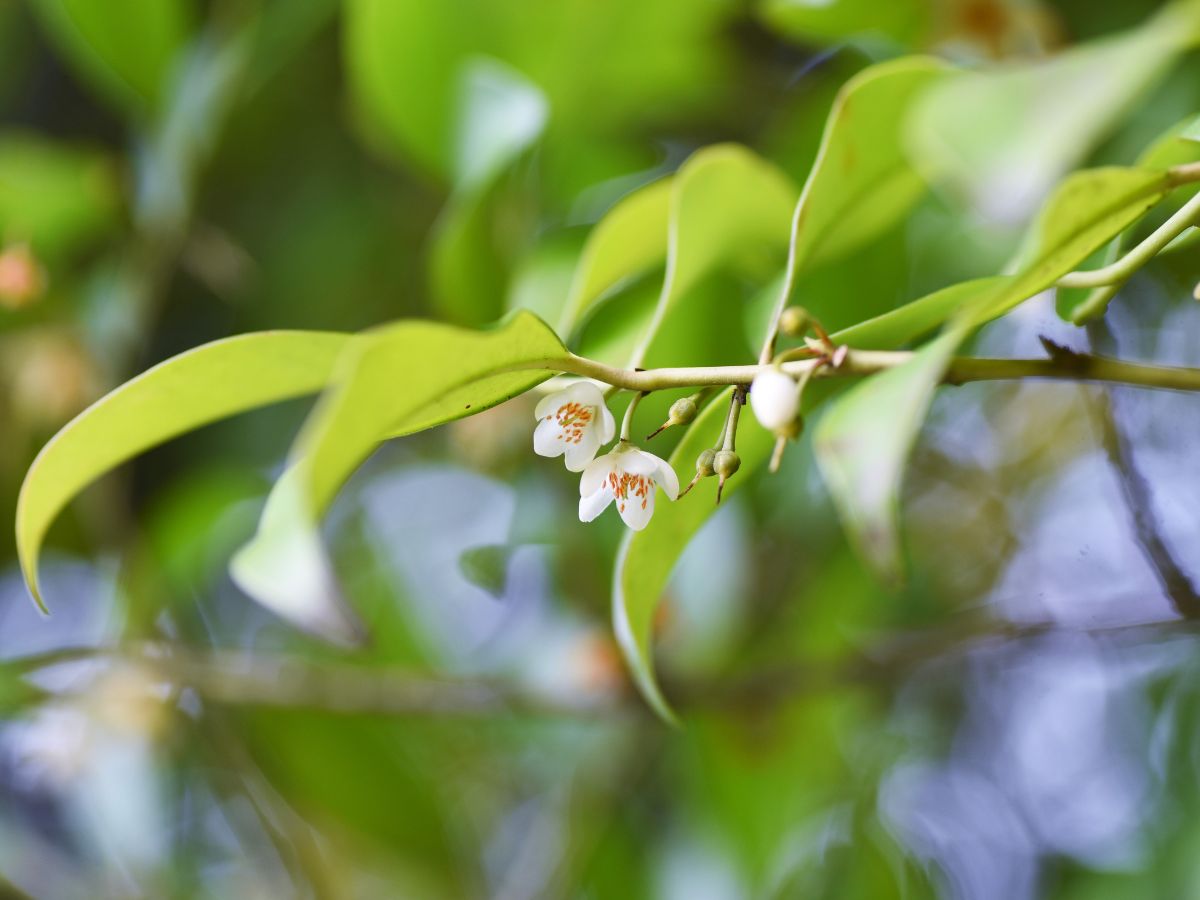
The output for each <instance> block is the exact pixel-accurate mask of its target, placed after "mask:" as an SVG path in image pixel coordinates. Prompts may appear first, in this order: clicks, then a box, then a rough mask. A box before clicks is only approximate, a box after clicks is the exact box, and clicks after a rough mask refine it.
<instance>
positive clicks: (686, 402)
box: [667, 397, 697, 425]
mask: <svg viewBox="0 0 1200 900" xmlns="http://www.w3.org/2000/svg"><path fill="white" fill-rule="evenodd" d="M696 412H697V409H696V401H695V400H693V399H692V398H691V397H680V398H679V399H678V400H676V401H675V402H674V403H672V404H671V409H670V410H669V411H668V413H667V420H668V421H669V422H670V423H671V424H672V425H687V424H688V423H689V422H691V421H692V420H693V419H694V418H696Z"/></svg>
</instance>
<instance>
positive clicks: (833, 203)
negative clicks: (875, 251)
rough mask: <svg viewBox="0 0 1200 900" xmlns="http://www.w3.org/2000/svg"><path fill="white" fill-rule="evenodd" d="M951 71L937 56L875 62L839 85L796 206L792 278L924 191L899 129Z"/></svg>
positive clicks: (892, 218)
mask: <svg viewBox="0 0 1200 900" xmlns="http://www.w3.org/2000/svg"><path fill="white" fill-rule="evenodd" d="M945 72H946V68H945V66H944V65H943V64H942V63H940V62H938V61H937V60H934V59H929V58H925V57H908V58H905V59H899V60H894V61H892V62H886V63H881V64H879V65H876V66H871V67H870V68H869V69H865V70H864V71H862V72H860V73H859V74H858V75H856V76H854V78H852V79H850V81H848V82H847V83H846V85H845V86H844V87H843V88H842V89H841V91H839V92H838V96H837V99H836V100H835V101H834V105H833V109H832V110H831V111H830V114H829V119H828V121H827V122H826V124H825V133H824V136H823V137H822V139H821V148H820V150H819V151H818V153H817V159H816V162H815V163H814V164H813V168H812V171H811V172H810V173H809V176H808V180H807V182H805V185H804V191H803V193H802V194H801V196H800V202H799V204H798V205H797V206H796V211H795V218H794V222H793V226H792V230H793V234H792V258H791V261H790V270H791V275H792V278H793V279H794V278H795V276H796V274H797V273H798V272H800V271H801V270H802V269H805V268H811V267H814V266H817V265H819V264H821V263H823V262H830V261H833V260H835V259H837V258H839V257H841V256H845V255H846V254H847V253H849V252H851V251H852V250H854V249H855V248H856V247H859V246H861V245H862V244H864V243H866V242H867V241H869V240H871V239H872V238H874V237H876V236H878V235H879V234H880V233H881V232H883V231H884V230H885V229H887V228H889V227H890V226H891V225H893V224H894V223H895V222H896V221H897V220H898V219H900V218H901V217H902V216H903V215H904V214H905V213H907V212H908V210H909V209H911V208H912V205H913V204H914V203H915V202H916V201H917V200H918V199H919V198H920V196H921V195H922V194H923V193H924V191H925V185H924V182H923V181H922V179H921V177H920V176H919V175H918V174H917V172H916V171H915V170H914V169H913V168H912V166H911V165H910V164H909V162H908V160H907V159H906V157H905V155H904V151H903V146H902V141H901V137H902V134H903V131H904V128H905V123H906V121H907V118H908V116H909V113H910V110H911V108H912V105H913V103H914V101H915V100H916V99H917V98H918V97H920V96H921V95H922V94H923V92H924V91H925V90H927V89H928V88H929V86H930V85H931V84H933V83H934V82H935V81H936V80H937V79H939V78H941V77H942V76H943V75H944V74H945Z"/></svg>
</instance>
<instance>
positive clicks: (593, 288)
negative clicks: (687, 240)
mask: <svg viewBox="0 0 1200 900" xmlns="http://www.w3.org/2000/svg"><path fill="white" fill-rule="evenodd" d="M672 181H673V179H672V178H661V179H659V180H658V181H655V182H653V183H651V184H648V185H645V186H644V187H641V188H638V189H637V190H636V191H634V192H633V193H631V194H628V195H627V196H625V197H622V198H621V200H619V201H618V202H617V203H616V204H615V205H614V206H613V208H612V209H610V210H609V211H608V212H607V213H606V214H605V215H604V218H602V219H601V220H600V221H599V222H598V223H596V226H595V228H593V229H592V231H591V234H589V235H588V239H587V244H586V245H585V246H584V248H583V254H582V256H581V257H580V259H579V265H578V266H577V267H576V269H575V274H574V276H573V278H572V280H571V292H570V294H569V295H568V298H567V304H566V307H565V310H564V313H563V319H562V327H561V328H560V329H559V330H560V332H561V333H562V334H564V335H567V334H570V333H571V332H572V331H573V330H574V329H575V327H576V326H577V325H578V323H579V322H580V320H581V319H583V317H584V316H585V315H587V313H588V310H589V309H591V307H592V306H593V305H594V304H595V303H597V302H598V301H599V300H601V299H602V298H603V297H604V296H605V294H607V293H608V292H609V291H610V290H612V289H613V288H614V287H616V286H617V285H619V284H621V283H622V282H624V281H626V280H628V279H630V278H633V277H634V276H636V275H639V274H641V273H642V272H645V271H646V270H648V269H651V268H653V267H655V266H657V265H661V264H662V262H663V261H664V260H665V259H666V258H667V231H668V226H669V221H670V215H671V194H672Z"/></svg>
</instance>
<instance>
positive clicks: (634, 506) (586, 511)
mask: <svg viewBox="0 0 1200 900" xmlns="http://www.w3.org/2000/svg"><path fill="white" fill-rule="evenodd" d="M655 483H657V484H658V486H659V487H661V488H662V489H663V491H664V492H665V493H666V495H667V496H668V497H670V498H671V499H672V500H674V499H675V498H676V497H678V496H679V479H678V478H677V477H676V476H675V470H674V469H672V468H671V467H670V466H669V465H668V464H667V463H666V462H664V461H663V460H661V459H659V458H658V457H657V456H655V455H654V454H653V453H647V452H646V451H645V450H639V449H638V448H637V447H634V446H633V445H631V444H628V443H626V442H625V441H622V442H621V443H619V444H617V446H616V447H615V448H614V449H613V450H612V451H611V452H609V453H606V454H604V455H603V456H601V457H600V458H599V459H597V460H595V461H594V462H593V463H592V464H591V465H589V466H588V467H587V468H586V469H584V470H583V478H581V479H580V481H579V518H580V520H581V521H583V522H590V521H592V519H594V518H596V516H598V515H600V513H602V512H604V510H605V509H607V508H608V504H610V503H612V502H613V501H614V500H616V501H617V512H619V513H620V514H621V518H622V519H624V520H625V524H626V525H628V526H629V527H630V528H632V529H633V530H634V531H641V530H642V529H643V528H645V527H646V523H647V522H649V521H650V516H651V515H653V514H654V485H655Z"/></svg>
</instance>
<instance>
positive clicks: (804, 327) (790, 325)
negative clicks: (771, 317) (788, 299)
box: [779, 306, 812, 337]
mask: <svg viewBox="0 0 1200 900" xmlns="http://www.w3.org/2000/svg"><path fill="white" fill-rule="evenodd" d="M811 325H812V316H811V315H809V313H808V310H807V309H805V308H804V307H803V306H789V307H788V308H787V309H785V310H784V311H783V314H782V315H781V316H780V317H779V330H780V331H782V332H783V333H784V334H786V335H787V336H788V337H801V336H802V335H803V334H804V333H805V332H806V331H808V329H809V326H811Z"/></svg>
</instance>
